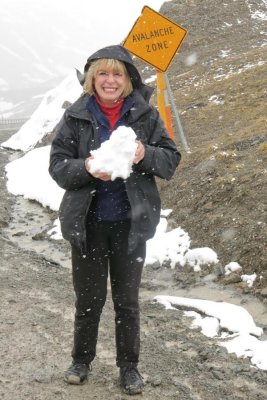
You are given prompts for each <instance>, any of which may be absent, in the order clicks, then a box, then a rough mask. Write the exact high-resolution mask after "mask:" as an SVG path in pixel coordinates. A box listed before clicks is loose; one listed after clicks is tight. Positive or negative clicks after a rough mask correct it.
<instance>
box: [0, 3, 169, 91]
mask: <svg viewBox="0 0 267 400" xmlns="http://www.w3.org/2000/svg"><path fill="white" fill-rule="evenodd" d="M162 3H163V1H162V0H134V1H126V0H112V1H110V0H96V1H92V0H91V1H89V0H57V1H54V0H1V13H0V37H1V41H0V59H1V67H0V68H1V72H0V91H1V92H2V93H3V91H6V90H9V89H14V88H17V87H18V86H19V87H20V88H27V87H31V86H33V85H36V84H37V85H38V84H41V83H43V82H46V81H49V80H54V79H55V80H56V79H58V78H59V79H61V78H62V77H63V78H64V76H65V75H66V74H68V73H69V72H70V71H71V69H73V68H75V67H77V68H80V69H82V68H83V66H84V64H85V61H86V58H87V57H88V56H89V55H90V54H91V53H92V52H93V51H95V50H97V49H98V48H100V47H103V46H106V45H110V44H117V43H119V42H121V41H122V40H123V39H124V38H125V37H126V36H127V34H128V32H129V31H130V29H131V27H132V25H133V23H134V22H135V20H136V19H137V18H138V17H139V15H140V14H141V10H142V7H143V6H144V5H148V6H150V7H152V8H154V9H155V10H157V11H158V10H159V8H160V6H161V4H162Z"/></svg>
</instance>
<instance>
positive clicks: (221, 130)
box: [161, 0, 267, 299]
mask: <svg viewBox="0 0 267 400" xmlns="http://www.w3.org/2000/svg"><path fill="white" fill-rule="evenodd" d="M256 10H258V11H262V12H265V19H266V13H267V9H266V2H263V1H249V0H236V1H223V2H221V1H220V0H215V1H200V0H199V1H198V0H185V1H172V2H170V3H165V5H164V6H163V8H162V13H164V14H165V15H166V16H168V17H169V18H171V19H172V20H174V21H176V22H177V23H179V24H180V25H182V26H184V27H185V28H186V29H187V30H188V34H187V36H186V39H185V41H184V43H183V44H182V46H181V48H180V51H179V53H178V55H177V56H176V57H175V59H174V62H172V64H171V67H170V69H169V70H168V72H167V75H168V77H169V80H170V82H171V87H172V90H173V93H174V96H175V98H176V104H177V109H178V111H179V114H180V117H181V121H182V124H183V128H184V131H185V135H186V137H187V141H188V143H189V146H190V149H191V153H190V154H188V153H186V152H185V151H184V149H183V148H182V146H181V144H180V140H179V134H178V132H176V140H177V143H178V144H179V147H180V148H181V149H182V155H183V159H182V163H181V166H180V168H179V169H178V171H177V173H176V175H175V178H174V179H173V180H172V181H171V182H170V183H164V184H161V187H162V188H163V190H162V198H163V204H164V205H165V206H166V207H168V208H172V209H173V215H172V218H173V220H174V223H175V224H176V225H177V224H178V225H180V226H181V227H183V228H184V229H185V230H186V231H187V232H188V233H189V235H190V237H191V238H192V241H193V243H192V247H202V246H210V247H211V248H213V249H214V250H215V251H216V252H217V253H218V256H219V258H220V261H221V263H222V265H226V264H227V263H229V262H231V261H237V262H239V263H240V265H241V266H242V267H243V270H242V273H243V274H253V273H254V272H256V273H257V275H258V278H257V281H256V285H255V286H254V288H253V289H252V291H253V292H254V293H257V295H259V296H261V298H262V299H264V298H266V296H267V257H266V248H267V227H266V222H267V221H266V215H267V213H266V205H267V201H266V199H267V184H266V183H267V179H266V177H267V175H266V158H267V141H266V139H267V62H266V60H267V46H266V44H267V28H266V20H260V19H256V18H255V17H254V18H253V16H252V13H253V12H255V11H256ZM192 55H193V57H192ZM188 57H189V58H188ZM190 57H191V59H192V58H193V59H194V58H195V59H196V62H195V63H194V64H193V65H191V66H190V65H187V64H188V62H189V61H190ZM236 280H237V281H238V277H237V279H236ZM237 286H238V288H239V289H240V288H241V290H243V289H244V290H247V288H243V285H242V284H241V283H240V280H239V281H238V282H237Z"/></svg>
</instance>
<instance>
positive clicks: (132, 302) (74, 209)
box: [49, 46, 180, 394]
mask: <svg viewBox="0 0 267 400" xmlns="http://www.w3.org/2000/svg"><path fill="white" fill-rule="evenodd" d="M82 78H83V79H80V81H82V82H81V83H82V84H83V88H84V94H83V95H82V96H81V97H80V98H79V99H78V100H77V101H76V102H75V103H74V104H73V105H72V106H70V107H69V108H68V109H67V110H66V112H65V114H64V116H63V118H62V120H61V122H60V123H59V125H58V127H57V134H56V137H55V139H54V141H53V143H52V148H51V157H50V166H49V172H50V174H51V176H52V177H53V179H54V180H55V181H56V182H57V183H58V185H59V186H61V187H62V188H64V189H65V190H66V192H65V194H64V197H63V200H62V203H61V206H60V210H59V218H60V222H61V230H62V234H63V236H64V238H65V239H67V240H68V241H69V242H70V243H71V250H72V272H73V285H74V291H75V294H76V304H75V306H76V312H75V321H74V345H73V350H72V358H73V362H72V365H71V366H70V367H69V368H68V370H67V371H66V372H65V381H67V382H68V383H72V384H81V383H83V382H84V381H85V380H86V379H87V377H88V372H89V370H91V362H92V361H93V359H94V357H95V355H96V343H97V337H98V325H99V320H100V315H101V312H102V308H103V306H104V304H105V300H106V295H107V278H108V270H109V273H110V282H111V293H112V300H113V303H114V310H115V327H116V349H117V358H116V363H117V366H118V367H119V368H120V383H121V386H122V388H123V390H124V391H125V392H127V393H128V394H135V393H141V392H142V389H143V386H144V384H143V380H142V377H141V375H140V373H139V372H138V369H137V365H138V361H139V347H140V326H139V304H138V291H139V286H140V281H141V274H142V268H143V264H144V260H145V255H146V240H148V239H150V238H151V237H153V235H154V233H155V229H156V226H157V224H158V222H159V218H160V207H161V206H160V198H159V194H158V191H157V187H156V183H155V177H156V176H157V177H160V178H163V179H170V178H171V177H172V175H173V173H174V171H175V169H176V167H177V165H178V163H179V160H180V153H179V152H178V151H177V149H176V146H175V144H174V142H173V141H172V140H171V139H170V138H169V136H168V133H167V131H166V129H165V128H164V125H163V123H162V121H161V119H160V117H159V114H158V112H157V110H156V109H155V108H153V107H152V106H150V105H149V104H148V101H149V98H150V96H151V92H152V90H151V89H150V88H148V87H147V86H145V85H144V84H143V83H142V80H141V77H140V75H139V72H138V70H137V69H136V67H135V66H134V64H133V61H132V58H131V56H130V54H129V52H128V51H127V50H126V49H125V48H124V47H122V46H109V47H105V48H103V49H101V50H99V51H97V52H96V53H94V54H93V55H92V56H91V57H89V58H88V60H87V63H86V65H85V68H84V75H83V76H82ZM123 125H124V126H127V127H131V128H132V129H133V130H134V132H135V134H136V136H137V150H136V153H135V158H134V164H133V168H132V169H133V172H132V173H131V174H130V176H129V177H128V178H127V179H126V180H125V181H124V180H123V179H121V178H117V179H115V180H113V181H112V180H111V178H110V176H109V175H108V174H106V173H103V172H97V173H93V172H92V171H91V170H90V160H91V159H92V156H91V155H90V152H91V151H92V150H95V149H97V148H98V147H99V146H100V145H101V143H103V142H104V141H105V140H109V138H110V135H111V134H112V131H113V130H114V129H116V128H117V127H118V126H123Z"/></svg>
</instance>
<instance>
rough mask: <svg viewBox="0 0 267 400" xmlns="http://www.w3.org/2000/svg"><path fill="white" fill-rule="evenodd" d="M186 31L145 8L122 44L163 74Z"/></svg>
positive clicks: (150, 9)
mask: <svg viewBox="0 0 267 400" xmlns="http://www.w3.org/2000/svg"><path fill="white" fill-rule="evenodd" d="M186 33H187V31H186V29H184V28H182V27H181V26H179V25H177V24H176V23H175V22H173V21H171V20H169V19H168V18H166V17H164V16H163V15H161V14H159V13H158V12H156V11H155V10H153V9H152V8H150V7H148V6H145V7H144V8H143V9H142V14H141V16H140V17H139V18H138V19H137V20H136V22H135V24H134V25H133V27H132V29H131V31H130V33H129V35H128V36H127V38H126V40H125V41H124V43H123V46H124V47H126V49H128V50H129V51H130V52H131V53H132V54H134V55H136V56H137V57H139V58H141V59H142V60H144V61H146V62H147V63H149V64H151V65H153V67H155V68H157V69H158V70H160V71H162V72H165V71H166V70H167V68H168V66H169V64H170V62H171V60H172V59H173V57H174V56H175V54H176V52H177V50H178V48H179V46H180V45H181V43H182V41H183V39H184V37H185V35H186Z"/></svg>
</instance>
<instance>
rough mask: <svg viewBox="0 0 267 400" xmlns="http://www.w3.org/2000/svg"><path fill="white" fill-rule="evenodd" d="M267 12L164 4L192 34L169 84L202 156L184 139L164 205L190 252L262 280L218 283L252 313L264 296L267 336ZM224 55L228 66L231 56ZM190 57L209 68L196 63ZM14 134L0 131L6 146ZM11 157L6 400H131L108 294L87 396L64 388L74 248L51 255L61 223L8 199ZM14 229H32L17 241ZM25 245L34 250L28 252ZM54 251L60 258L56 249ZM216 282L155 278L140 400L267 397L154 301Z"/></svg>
mask: <svg viewBox="0 0 267 400" xmlns="http://www.w3.org/2000/svg"><path fill="white" fill-rule="evenodd" d="M264 4H266V3H265V2H263V1H249V0H247V1H245V0H242V1H241V0H236V1H227V0H225V1H223V2H221V1H219V0H215V1H200V0H185V1H183V2H181V1H177V0H176V1H172V2H168V3H166V4H165V5H164V7H163V9H162V12H163V13H164V14H165V15H167V16H169V17H170V18H171V19H174V20H175V21H176V22H178V23H179V24H181V25H183V26H184V27H185V28H187V29H188V35H187V38H186V41H185V42H184V44H183V45H182V47H181V49H180V51H179V54H178V56H177V57H176V58H175V60H174V62H173V63H172V65H171V67H170V70H169V71H168V76H169V79H170V82H171V86H172V89H173V92H174V95H175V98H176V101H177V105H178V108H179V113H180V116H181V120H182V123H183V127H184V131H185V133H186V136H187V140H188V143H189V145H190V149H191V152H190V153H187V152H186V151H184V150H183V149H182V147H181V145H180V143H179V142H180V141H179V138H178V135H177V138H176V140H177V143H178V145H179V147H181V150H182V153H183V160H182V163H181V166H180V168H179V170H178V171H177V174H176V175H175V177H174V179H173V180H172V181H171V182H170V183H167V182H159V185H160V188H161V196H162V200H163V207H164V208H165V207H166V208H172V209H173V214H172V216H171V218H172V221H170V222H171V223H170V225H173V227H176V226H177V225H179V226H181V227H182V228H184V229H185V230H186V231H187V232H188V233H189V235H190V237H191V239H192V247H198V246H199V247H204V246H209V247H211V248H213V249H214V250H215V251H216V252H217V253H218V256H219V258H220V262H221V265H225V264H226V263H228V262H230V261H238V262H239V263H240V264H241V265H242V267H243V271H242V273H253V272H256V273H257V274H258V279H257V281H256V284H255V286H253V288H252V289H251V290H250V289H248V288H247V287H246V286H245V285H243V283H242V282H241V278H240V275H236V276H235V282H231V283H230V284H229V282H225V280H224V278H223V277H220V276H218V275H217V278H216V279H215V280H216V282H213V283H212V284H213V285H217V293H219V295H218V296H217V299H218V300H223V299H225V296H226V294H227V295H228V297H229V298H230V299H231V298H232V300H233V301H234V302H236V303H237V302H239V304H243V305H244V306H245V307H246V308H249V307H250V306H251V305H252V304H253V302H255V301H256V300H255V299H256V296H257V299H259V300H257V301H260V303H255V304H256V306H255V310H256V309H257V310H259V309H261V315H259V314H258V315H257V317H258V321H256V322H258V323H259V325H261V326H262V327H263V328H264V329H265V334H266V333H267V332H266V318H267V317H266V308H264V307H266V296H267V293H266V291H267V275H266V198H267V196H266V154H267V147H266V146H267V145H266V131H267V119H266V110H267V101H266V100H267V92H266V87H267V86H266V83H267V78H266V77H267V66H266V59H267V53H266V51H267V50H266V49H267V47H266V46H265V47H263V46H262V44H263V43H264V40H265V42H266V40H267V38H266V34H267V32H266V21H265V22H264V21H261V20H256V19H253V18H252V17H251V13H252V11H253V7H254V9H255V10H256V9H259V8H260V7H261V6H263V5H264ZM265 12H266V9H265ZM264 24H265V25H264ZM264 29H265V31H264ZM264 32H265V33H264ZM222 51H225V52H228V53H227V54H228V56H227V57H223V54H225V53H222ZM192 54H195V55H196V57H197V62H196V63H195V64H193V65H188V56H190V55H192ZM151 72H152V71H147V70H146V74H149V73H150V74H151ZM8 135H9V134H8V133H6V134H3V133H2V134H1V137H0V141H1V142H3V141H4V140H6V139H7V137H8ZM12 156H13V154H12V152H10V151H8V150H3V149H0V166H1V171H2V174H1V176H2V178H1V180H0V196H1V202H0V228H1V231H0V252H1V256H0V270H1V281H0V286H1V308H0V314H1V319H0V332H1V370H0V396H1V398H3V399H6V400H23V399H27V400H29V399H30V400H50V399H51V400H52V399H53V400H55V399H64V400H74V399H75V400H85V399H97V400H106V399H107V398H110V399H112V400H113V399H114V400H115V399H117V400H119V399H120V400H122V399H126V398H127V397H128V396H126V395H124V394H122V393H121V391H120V388H119V385H118V381H117V376H118V371H117V368H116V367H115V361H114V359H115V352H114V324H113V322H112V318H110V316H111V315H112V313H113V311H112V302H111V299H110V296H109V297H108V301H107V304H106V307H105V310H104V313H103V318H102V321H101V327H100V335H99V343H98V354H97V358H96V360H95V362H94V365H93V372H92V375H91V377H90V379H89V382H88V383H86V384H85V385H83V386H81V387H76V386H68V385H67V384H65V383H64V382H63V380H62V375H63V371H64V369H65V368H66V367H67V366H68V364H69V362H70V349H71V345H72V328H73V302H74V296H73V291H72V284H71V273H70V268H69V267H68V266H66V265H65V263H64V267H62V265H61V262H60V258H61V259H62V260H66V259H67V257H68V251H69V250H68V247H67V244H66V243H65V242H62V243H53V244H52V243H51V242H49V241H48V240H47V238H45V237H44V236H43V235H42V231H43V228H44V225H45V223H44V222H42V221H43V220H44V219H45V220H46V221H47V220H48V221H49V220H52V217H54V215H53V214H51V213H50V212H49V210H42V212H41V211H40V207H39V206H38V205H36V204H29V205H27V204H26V203H25V204H24V205H23V206H22V205H21V203H18V202H19V200H18V199H16V198H14V197H13V196H11V195H10V194H9V193H7V190H6V182H5V178H4V176H3V170H4V165H5V164H6V163H7V162H8V160H10V157H12ZM18 204H19V205H18ZM38 207H39V208H38ZM25 208H26V209H27V210H25ZM17 213H18V214H19V217H18V215H17ZM15 214H16V215H15ZM14 221H17V223H18V224H20V228H19V229H17V230H16V233H14V234H13V235H12V234H10V226H11V225H12V223H14ZM30 224H32V225H35V226H38V232H39V233H40V235H39V236H38V235H37V236H36V235H34V236H33V235H32V233H30ZM21 227H22V228H21ZM32 237H34V239H35V240H32ZM27 238H28V240H30V241H31V246H30V249H28V250H26V249H25V247H24V246H23V245H22V244H23V243H24V242H26V239H27ZM36 239H37V240H36ZM51 245H52V246H54V248H55V251H56V253H57V255H58V257H57V258H55V257H53V256H51V253H49V252H48V250H46V248H47V249H48V248H51ZM41 246H42V250H41V251H40V248H41ZM55 259H56V261H55ZM58 260H59V261H58ZM62 264H63V262H62ZM210 272H211V271H210V270H208V269H204V270H203V271H202V272H201V273H200V274H199V275H196V274H192V273H191V271H189V270H184V271H181V270H179V269H178V268H177V269H176V270H174V271H172V270H170V269H168V268H164V269H161V270H154V269H153V268H149V267H147V268H146V269H145V271H144V278H143V283H142V287H141V292H140V304H141V327H142V328H141V336H142V352H141V359H140V370H141V372H142V374H143V376H144V379H145V382H146V386H145V390H144V393H143V395H142V396H136V398H137V399H138V398H142V399H147V400H149V399H151V400H152V399H153V400H155V399H160V400H162V399H179V400H214V399H218V400H224V399H227V400H252V399H253V400H254V399H255V400H256V399H257V400H265V399H266V398H267V372H266V371H261V370H259V369H257V368H254V367H252V366H251V364H250V362H249V360H248V359H240V358H237V357H236V356H235V355H233V354H228V353H227V352H226V350H225V349H224V348H222V347H220V346H219V345H218V344H217V343H216V340H214V339H208V338H206V337H205V336H203V335H202V334H201V333H200V332H199V331H198V330H192V329H191V328H190V324H191V321H190V320H189V319H187V318H185V317H184V316H183V311H182V310H171V311H166V310H165V309H164V308H163V307H162V306H160V305H158V304H154V303H153V298H154V296H155V295H156V294H163V293H165V294H167V293H168V294H174V295H175V294H177V295H180V294H181V293H184V294H186V295H188V296H189V297H190V296H193V295H194V293H195V292H194V291H197V290H198V292H197V293H198V295H199V297H201V296H200V293H202V294H203V295H204V296H205V298H207V297H208V296H209V294H210V293H211V292H212V290H213V289H212V288H211V287H210V286H209V285H208V284H207V281H206V280H205V278H207V277H208V276H209V274H210ZM205 275H206V276H205ZM260 277H262V278H260ZM226 284H227V285H226ZM182 291H183V292H182ZM252 296H253V297H252ZM256 320H257V318H256Z"/></svg>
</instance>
